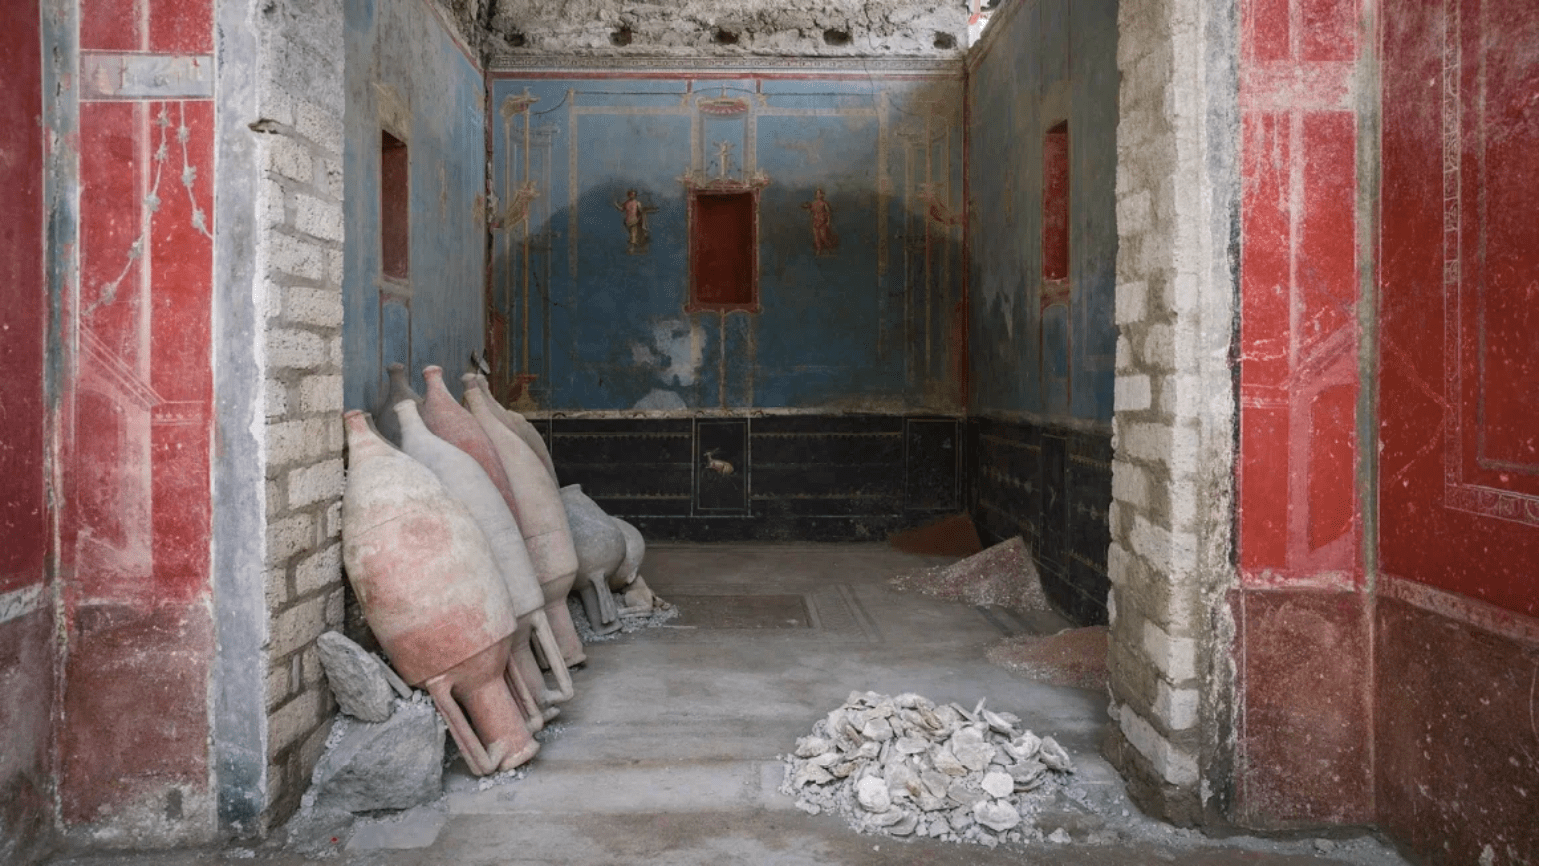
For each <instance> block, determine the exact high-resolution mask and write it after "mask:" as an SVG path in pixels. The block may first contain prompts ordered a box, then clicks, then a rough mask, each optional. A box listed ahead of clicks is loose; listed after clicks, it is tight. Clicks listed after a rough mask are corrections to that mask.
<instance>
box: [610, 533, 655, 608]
mask: <svg viewBox="0 0 1542 866" xmlns="http://www.w3.org/2000/svg"><path fill="white" fill-rule="evenodd" d="M611 520H614V521H615V522H616V528H617V529H620V530H621V535H622V536H623V537H624V538H626V557H625V558H623V559H622V560H621V567H619V568H617V569H616V570H615V571H613V572H611V573H610V589H611V591H612V592H619V593H621V599H622V607H621V609H620V610H619V611H618V613H620V615H621V616H635V615H638V614H645V613H648V612H650V611H652V610H653V608H654V607H655V606H656V605H655V601H656V597H655V596H654V594H653V590H652V589H649V588H648V582H647V581H645V580H643V576H642V571H641V569H642V561H643V556H644V555H645V554H646V553H647V552H648V545H647V542H645V541H644V540H643V536H642V533H641V532H639V531H638V530H637V527H635V526H633V525H632V524H630V523H627V522H626V521H625V520H622V519H621V518H619V517H612V518H611Z"/></svg>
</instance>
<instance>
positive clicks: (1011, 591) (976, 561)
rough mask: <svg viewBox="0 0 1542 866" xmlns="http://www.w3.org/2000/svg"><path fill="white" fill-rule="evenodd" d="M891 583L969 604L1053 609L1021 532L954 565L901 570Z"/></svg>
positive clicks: (1028, 610) (1021, 611) (1023, 611)
mask: <svg viewBox="0 0 1542 866" xmlns="http://www.w3.org/2000/svg"><path fill="white" fill-rule="evenodd" d="M889 585H890V586H892V587H894V588H895V589H898V590H901V591H903V592H919V593H921V594H923V595H929V596H932V597H934V598H945V599H948V600H950V601H961V602H964V603H966V604H975V605H1000V606H1002V607H1005V608H1008V609H1010V610H1012V611H1015V612H1019V613H1027V612H1030V611H1047V610H1052V609H1053V608H1051V607H1050V604H1049V599H1047V598H1046V597H1045V596H1044V587H1043V584H1042V583H1041V582H1040V580H1039V570H1038V568H1036V567H1035V566H1034V564H1033V556H1032V555H1031V554H1030V553H1029V552H1028V546H1027V545H1026V544H1024V543H1023V539H1022V536H1013V537H1012V538H1010V539H1007V540H1006V541H1003V542H1001V543H1000V544H997V545H994V546H992V547H987V548H986V549H984V550H982V551H980V552H979V553H976V554H975V555H973V556H970V557H967V558H965V559H961V560H959V561H958V562H955V563H953V564H952V565H941V566H935V567H932V568H925V569H921V570H919V571H914V572H910V573H907V574H901V575H899V576H897V577H894V578H892V579H891V580H890V581H889Z"/></svg>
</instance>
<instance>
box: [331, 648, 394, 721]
mask: <svg viewBox="0 0 1542 866" xmlns="http://www.w3.org/2000/svg"><path fill="white" fill-rule="evenodd" d="M316 653H317V655H319V656H320V657H321V667H322V669H323V670H325V671H326V672H327V685H329V686H331V688H332V695H333V696H334V697H336V698H337V706H338V709H340V710H342V711H343V712H344V713H347V714H348V715H350V716H353V717H354V718H356V719H362V720H363V721H366V722H383V721H385V720H386V719H388V718H390V717H391V696H392V689H391V683H390V681H389V680H388V679H386V675H385V673H384V672H383V671H382V670H381V664H380V660H379V659H377V658H375V656H373V655H371V654H370V653H368V652H366V651H365V650H364V648H363V647H361V646H359V645H358V644H356V643H354V642H353V641H351V640H349V639H348V638H346V637H344V636H343V635H342V634H340V633H338V632H335V631H329V632H326V633H324V634H322V635H321V637H318V638H316ZM409 694H410V691H409Z"/></svg>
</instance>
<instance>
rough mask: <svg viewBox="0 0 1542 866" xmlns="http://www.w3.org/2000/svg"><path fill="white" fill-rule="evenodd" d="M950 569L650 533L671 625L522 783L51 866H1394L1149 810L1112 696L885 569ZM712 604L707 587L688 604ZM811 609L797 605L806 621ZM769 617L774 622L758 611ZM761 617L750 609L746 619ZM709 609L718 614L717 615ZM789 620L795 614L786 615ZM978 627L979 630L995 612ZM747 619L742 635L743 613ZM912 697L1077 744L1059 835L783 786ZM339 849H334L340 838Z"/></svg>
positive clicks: (1336, 844)
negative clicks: (1111, 743) (1018, 667)
mask: <svg viewBox="0 0 1542 866" xmlns="http://www.w3.org/2000/svg"><path fill="white" fill-rule="evenodd" d="M945 561H946V560H939V559H934V558H926V557H917V556H912V555H908V554H903V553H899V552H897V551H894V550H892V549H890V548H888V547H885V546H882V545H795V546H794V545H788V546H769V545H767V546H737V545H736V546H658V547H655V548H653V549H652V550H650V551H649V554H648V560H647V562H645V563H644V569H643V570H644V574H645V576H646V577H647V579H648V582H649V583H650V584H651V585H652V586H653V587H654V588H655V590H656V591H657V592H658V593H659V594H660V595H661V596H662V597H663V598H665V599H666V600H671V599H679V600H680V601H681V602H682V604H683V606H684V607H686V608H687V609H690V610H696V611H701V610H706V609H717V610H719V611H721V612H722V615H721V616H715V617H704V616H702V615H698V616H696V617H695V620H696V621H694V622H693V621H692V617H690V616H686V617H682V618H681V619H679V620H676V621H674V622H672V623H670V624H669V625H668V626H666V627H663V628H658V629H650V630H645V631H639V632H635V633H632V634H628V635H623V636H621V637H619V638H617V639H614V640H610V641H605V642H599V643H595V644H592V645H591V646H589V647H588V648H587V653H588V656H589V661H588V663H587V664H586V665H585V666H584V667H583V668H581V669H579V670H577V671H575V672H574V682H575V685H576V687H577V689H578V696H577V697H576V698H575V699H574V700H573V701H572V702H570V703H568V704H567V705H565V706H564V708H563V712H562V716H561V718H560V719H559V720H558V723H556V724H555V725H554V726H553V728H552V729H551V730H550V731H549V732H548V733H547V734H545V735H543V739H544V741H545V745H544V746H543V748H542V751H541V753H540V755H539V756H537V758H536V759H535V760H534V761H533V762H532V763H531V764H530V765H529V766H528V772H526V773H524V774H523V777H522V778H518V779H513V780H507V781H503V782H501V783H499V784H488V782H487V781H485V780H478V779H474V778H472V777H470V776H468V775H465V773H464V771H452V773H451V774H450V775H449V776H448V777H447V779H446V789H447V790H446V795H445V797H444V798H443V799H442V800H440V801H439V802H437V803H435V804H432V805H430V806H426V807H421V808H419V809H417V810H413V811H412V812H409V813H405V814H402V815H396V816H390V817H382V818H373V819H360V820H359V821H357V822H355V823H354V825H353V826H352V827H349V826H346V825H333V826H310V827H306V828H302V829H300V830H299V832H297V833H296V834H295V835H293V836H292V837H290V838H288V839H285V838H284V835H283V834H276V835H275V837H274V838H273V839H272V840H270V841H269V842H267V843H264V844H262V845H258V846H255V847H233V848H229V849H225V850H222V851H207V850H206V851H181V852H163V853H156V854H135V855H93V856H77V857H73V858H66V859H63V860H60V861H58V862H59V863H60V864H61V866H63V864H68V866H106V864H113V866H121V864H152V863H153V864H166V866H183V864H203V863H217V862H226V861H231V862H236V861H245V862H258V863H271V864H279V866H289V864H300V863H310V862H317V861H325V862H330V863H339V864H348V866H355V864H356V866H366V864H367V866H431V864H445V866H448V864H456V866H481V864H487V866H492V864H575V866H576V864H584V866H600V864H635V863H660V864H681V866H694V864H701V866H724V864H777V866H783V864H785V866H794V864H797V866H804V864H807V866H823V864H851V866H857V864H910V863H916V864H923V863H924V864H982V866H984V864H1008V863H1011V864H1025V863H1028V864H1116V863H1167V862H1172V863H1177V862H1182V863H1184V864H1186V866H1204V864H1234V863H1239V864H1279V866H1284V864H1306V863H1317V864H1322V863H1335V862H1338V863H1357V864H1372V866H1381V864H1386V866H1394V864H1403V863H1404V862H1405V861H1404V860H1402V859H1401V858H1399V857H1398V856H1397V855H1396V854H1395V853H1394V852H1393V851H1392V850H1391V849H1389V848H1387V847H1386V846H1384V845H1382V844H1381V843H1380V842H1378V841H1377V840H1375V839H1374V838H1371V837H1369V836H1364V835H1358V836H1341V837H1339V838H1335V839H1332V840H1323V839H1311V838H1298V839H1292V840H1264V839H1257V838H1251V837H1244V836H1234V837H1230V838H1226V839H1212V838H1208V837H1205V836H1203V835H1200V834H1198V833H1194V832H1192V831H1178V830H1173V829H1172V828H1169V827H1167V826H1165V825H1163V824H1160V823H1159V822H1155V821H1151V820H1150V819H1147V818H1145V817H1144V816H1142V815H1141V814H1140V813H1139V811H1138V810H1137V809H1136V808H1135V807H1134V806H1133V805H1132V804H1130V803H1129V801H1128V800H1127V799H1126V798H1125V795H1124V791H1123V785H1122V784H1121V782H1120V780H1119V778H1118V775H1117V774H1116V773H1115V772H1114V771H1113V769H1112V768H1111V767H1110V766H1109V765H1108V764H1107V762H1105V761H1104V760H1102V758H1100V757H1099V756H1098V752H1097V746H1096V744H1097V740H1098V737H1099V734H1100V731H1101V730H1102V728H1103V725H1104V724H1105V722H1106V721H1107V714H1106V706H1107V703H1108V701H1107V697H1106V696H1105V695H1103V694H1101V693H1098V692H1092V691H1085V690H1080V689H1071V688H1061V687H1055V686H1048V685H1043V684H1039V683H1035V682H1033V681H1030V680H1027V679H1025V678H1023V677H1022V676H1020V675H1018V674H1014V673H1012V672H1009V671H1007V670H1005V669H1002V668H998V667H995V666H993V665H991V664H989V663H988V662H986V661H985V659H984V654H983V653H984V648H985V647H986V646H988V645H989V644H990V643H992V642H994V641H996V640H998V639H1000V638H1001V637H1002V636H1003V629H1002V625H1003V623H1005V624H1006V625H1007V626H1008V628H1010V627H1011V626H1012V624H1013V623H1014V622H1016V624H1017V625H1023V624H1024V623H1025V622H1026V623H1027V624H1028V625H1030V626H1032V627H1036V628H1038V629H1048V628H1053V627H1054V625H1055V623H1054V620H1053V618H1052V617H1051V618H1044V617H1040V618H1037V620H1036V621H1029V620H1024V619H1019V620H1016V621H1014V620H1011V619H1010V618H1003V617H1001V616H999V615H997V616H994V617H991V616H987V615H985V614H984V613H982V612H981V611H980V610H977V609H976V608H973V607H970V606H967V605H963V604H958V603H954V602H945V601H939V600H934V599H930V598H926V597H922V596H918V595H910V594H901V593H898V592H895V591H893V590H891V589H890V588H888V587H887V586H886V585H885V580H886V579H887V578H888V577H891V576H893V575H895V574H898V573H900V572H902V571H906V570H911V569H916V568H922V567H925V566H928V565H935V564H938V563H940V562H945ZM710 596H719V597H721V598H718V599H710V598H708V599H705V601H703V598H704V597H710ZM804 611H806V613H803V612H804ZM766 615H770V616H771V617H772V619H770V620H769V621H768V620H765V619H764V617H765V616H766ZM757 616H760V617H762V618H761V619H760V620H757V619H756V617H757ZM714 619H715V620H716V621H715V622H714V621H713V620H714ZM788 620H794V621H796V620H801V623H797V624H795V623H794V622H789V621H788ZM993 620H994V622H993ZM756 625H758V626H760V627H751V626H756ZM853 690H858V691H866V690H873V691H877V692H881V693H886V694H897V693H900V692H906V691H909V692H916V693H919V694H921V695H924V696H926V697H928V698H931V699H932V700H935V701H939V702H942V701H958V702H959V703H962V704H966V705H969V706H973V705H974V703H975V702H976V701H978V700H979V699H980V698H981V697H985V698H987V699H988V704H987V705H988V706H989V707H992V708H994V709H997V710H1008V711H1011V712H1013V713H1016V714H1017V715H1018V716H1020V717H1021V718H1022V719H1023V723H1024V724H1025V725H1026V726H1027V727H1028V728H1030V729H1032V730H1033V731H1035V732H1037V733H1039V734H1041V735H1042V734H1053V735H1054V736H1055V737H1056V738H1057V739H1059V740H1060V742H1061V743H1062V744H1064V745H1065V746H1066V747H1067V749H1068V750H1069V751H1070V752H1071V753H1072V756H1073V757H1074V759H1075V760H1076V763H1077V767H1078V776H1077V784H1078V785H1079V786H1081V788H1080V789H1081V791H1082V792H1083V793H1084V794H1085V795H1086V796H1085V797H1084V798H1082V801H1081V802H1073V801H1071V800H1069V799H1068V800H1066V801H1065V802H1064V803H1062V804H1059V805H1057V806H1056V807H1055V808H1051V809H1049V810H1047V811H1046V812H1045V813H1044V814H1043V816H1042V818H1041V820H1040V826H1041V827H1042V828H1043V829H1044V832H1046V833H1048V832H1049V831H1050V830H1051V829H1053V828H1054V827H1057V826H1058V827H1063V828H1065V829H1066V830H1067V832H1068V834H1069V835H1070V836H1071V837H1072V839H1073V841H1072V842H1071V843H1069V844H1053V843H1040V844H1036V845H1033V846H1014V847H1007V846H1002V847H999V848H996V849H994V850H992V849H987V848H984V847H982V846H977V845H956V844H949V843H943V842H936V841H930V840H928V841H910V842H905V841H898V840H894V839H890V838H887V837H878V836H866V835H861V834H858V833H857V832H856V831H854V830H852V829H850V828H849V827H848V826H847V825H846V824H845V822H844V821H843V820H842V819H841V818H840V817H837V816H832V815H818V816H810V815H806V814H804V813H803V812H801V811H799V810H797V809H796V808H794V806H793V803H792V800H791V798H789V797H786V796H784V795H782V794H780V793H778V792H777V787H778V785H779V784H780V783H781V779H782V763H781V762H780V760H779V759H778V755H779V754H781V753H784V752H788V751H790V750H791V749H792V747H793V744H794V741H795V740H796V739H797V738H798V737H799V736H801V735H804V734H807V733H808V731H809V728H810V726H811V725H812V724H813V723H814V721H815V720H816V719H818V718H820V717H821V716H823V715H824V714H825V713H826V712H828V711H829V710H831V709H834V708H835V707H836V706H838V705H840V704H841V703H842V702H843V701H844V700H845V698H846V695H847V694H848V693H849V692H851V691H853ZM334 840H335V841H334Z"/></svg>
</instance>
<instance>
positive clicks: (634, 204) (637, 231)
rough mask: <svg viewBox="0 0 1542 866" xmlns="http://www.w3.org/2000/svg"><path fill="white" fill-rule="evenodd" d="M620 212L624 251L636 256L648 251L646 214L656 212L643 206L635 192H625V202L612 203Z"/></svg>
mask: <svg viewBox="0 0 1542 866" xmlns="http://www.w3.org/2000/svg"><path fill="white" fill-rule="evenodd" d="M612 204H613V205H615V208H616V210H618V211H621V224H622V226H623V227H625V228H626V251H627V254H628V255H634V256H635V255H638V254H640V253H644V252H647V250H648V214H650V213H653V212H654V211H656V210H658V208H657V207H654V206H652V205H645V204H643V203H642V202H641V201H640V200H639V199H638V198H637V190H635V189H629V190H627V191H626V201H618V202H612Z"/></svg>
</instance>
